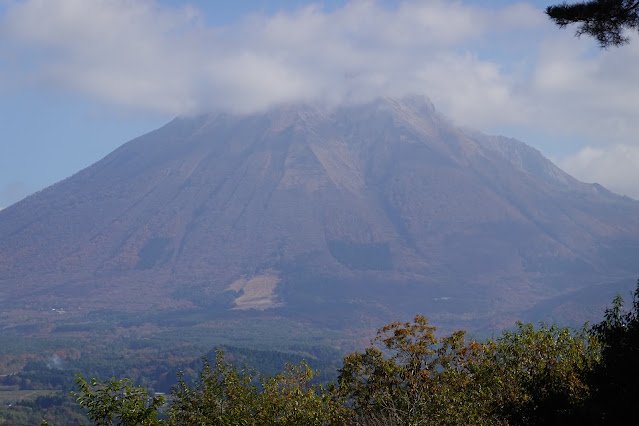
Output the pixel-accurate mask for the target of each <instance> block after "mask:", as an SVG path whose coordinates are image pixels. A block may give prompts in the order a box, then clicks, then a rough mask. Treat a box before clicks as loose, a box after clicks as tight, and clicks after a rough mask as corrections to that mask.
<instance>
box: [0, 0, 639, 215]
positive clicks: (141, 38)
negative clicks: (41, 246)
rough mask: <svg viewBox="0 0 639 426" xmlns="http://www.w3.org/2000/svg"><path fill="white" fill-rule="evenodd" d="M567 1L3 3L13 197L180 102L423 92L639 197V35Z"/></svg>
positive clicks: (227, 105)
mask: <svg viewBox="0 0 639 426" xmlns="http://www.w3.org/2000/svg"><path fill="white" fill-rule="evenodd" d="M553 3H554V2H552V1H529V2H515V1H512V2H511V1H498V2H496V1H494V0H492V1H481V0H474V1H471V0H466V1H463V0H462V1H446V0H406V1H400V0H378V1H373V0H352V1H346V0H330V1H328V0H327V1H324V2H322V1H318V2H309V1H285V0H279V1H266V0H254V1H249V0H243V1H192V2H185V1H177V0H111V1H103V0H20V1H17V0H0V129H1V131H2V133H1V134H0V135H1V136H0V150H1V151H0V152H1V154H0V207H6V206H8V205H10V204H11V203H13V202H16V201H18V200H19V199H21V198H23V197H24V196H26V195H28V194H30V193H32V192H34V191H37V190H40V189H42V188H44V187H46V186H49V185H51V184H53V183H55V182H57V181H59V180H61V179H64V178H66V177H68V176H70V175H72V174H73V173H75V172H77V171H79V170H80V169H82V168H84V167H86V166H88V165H90V164H91V163H93V162H95V161H97V160H99V159H100V158H102V157H103V156H104V155H106V154H108V153H109V152H110V151H112V150H113V149H115V148H117V147H118V146H119V145H121V144H123V143H125V142H127V141H128V140H130V139H133V138H134V137H136V136H139V135H141V134H143V133H146V132H148V131H150V130H153V129H155V128H157V127H159V126H161V125H162V124H164V123H166V122H167V121H169V120H170V119H171V118H172V117H174V116H176V115H183V114H193V113H198V112H203V111H211V110H220V109H222V110H232V111H237V112H251V111H258V110H261V109H264V108H267V107H268V106H269V105H272V104H274V103H281V102H301V101H322V102H327V103H339V102H358V101H366V100H367V99H370V98H373V97H376V96H402V95H405V94H410V93H417V94H424V95H427V96H428V97H429V98H430V99H431V100H432V101H433V102H434V103H435V106H436V108H437V109H438V110H440V111H442V112H443V113H444V114H445V115H447V116H448V117H450V118H451V119H452V120H454V121H455V122H456V123H458V124H460V125H466V126H470V127H474V128H476V129H478V130H481V131H484V132H487V133H497V134H504V135H507V136H512V137H517V138H519V139H521V140H523V141H525V142H527V143H528V144H530V145H532V146H534V147H536V148H538V149H539V150H540V151H542V153H544V154H546V155H547V156H549V157H550V158H551V159H553V160H554V161H556V162H557V163H558V164H559V165H560V166H562V167H563V168H564V169H565V170H567V171H568V172H569V173H572V174H573V175H575V176H576V177H578V178H579V179H582V180H585V181H589V182H595V181H596V182H599V183H601V184H603V185H605V186H608V187H609V188H611V189H613V190H615V191H617V192H620V193H624V194H627V195H630V196H633V197H636V198H639V185H636V182H639V140H638V139H637V137H636V135H637V134H639V131H638V130H639V124H638V121H639V120H637V117H639V85H637V84H636V77H635V76H636V70H637V69H639V40H635V41H634V42H631V44H630V45H628V46H624V47H622V48H619V49H611V50H608V51H602V50H599V49H598V48H597V47H596V45H595V44H594V42H593V41H592V40H590V39H588V38H585V37H582V38H581V39H576V38H574V37H573V32H574V29H570V28H569V29H567V30H560V29H558V28H556V27H555V26H554V25H552V23H550V22H549V21H548V19H547V18H546V17H545V15H544V14H543V10H544V8H545V7H546V6H547V5H549V4H553ZM636 38H637V37H635V39H636Z"/></svg>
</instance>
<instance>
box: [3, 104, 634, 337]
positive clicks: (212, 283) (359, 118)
mask: <svg viewBox="0 0 639 426" xmlns="http://www.w3.org/2000/svg"><path fill="white" fill-rule="evenodd" d="M638 256H639V202H636V201H633V200H630V199H628V198H625V197H621V196H618V195H615V194H613V193H611V192H609V191H607V190H606V189H604V188H603V187H601V186H599V185H596V184H595V185H588V184H584V183H581V182H578V181H577V180H575V179H574V178H572V177H570V176H568V175H567V174H566V173H564V172H563V171H561V170H560V169H559V168H557V167H556V166H555V165H554V164H552V163H551V162H550V161H549V160H548V159H546V158H545V157H543V156H542V155H541V154H540V153H539V152H538V151H536V150H534V149H532V148H530V147H529V146H527V145H525V144H524V143H522V142H519V141H516V140H513V139H508V138H504V137H494V136H487V135H483V134H479V133H474V132H468V131H462V130H460V129H458V128H456V127H455V126H453V125H452V124H451V123H450V122H449V121H448V120H446V119H445V118H444V117H442V116H441V115H440V114H438V113H437V112H436V111H435V109H434V107H433V105H432V104H431V103H430V102H429V101H428V100H426V99H424V98H418V97H408V98H404V99H400V100H398V99H386V98H384V99H378V100H376V101H374V102H371V103H368V104H365V105H350V106H339V107H333V108H328V107H323V106H314V105H283V106H279V107H275V108H272V109H270V110H269V111H266V112H263V113H256V114H251V115H233V114H223V113H218V114H210V115H202V116H198V117H191V118H176V119H175V120H173V121H171V122H170V123H168V124H167V125H165V126H164V127H162V128H160V129H158V130H156V131H153V132H151V133H149V134H146V135H144V136H141V137H139V138H137V139H135V140H132V141H131V142H128V143H126V144H125V145H123V146H122V147H120V148H118V149H117V150H115V151H114V152H113V153H111V154H109V155H108V156H107V157H105V158H104V159H102V160H100V161H99V162H97V163H95V164H93V165H92V166H90V167H88V168H86V169H84V170H82V171H80V172H79V173H77V174H75V175H74V176H72V177H70V178H68V179H66V180H64V181H62V182H59V183H57V184H55V185H53V186H51V187H49V188H47V189H45V190H43V191H41V192H39V193H36V194H34V195H32V196H30V197H28V198H26V199H25V200H23V201H21V202H19V203H17V204H15V205H13V206H11V207H9V208H6V209H5V210H3V211H1V212H0V305H1V306H0V309H1V310H2V311H15V310H16V309H19V310H21V312H26V311H29V312H35V311H38V310H47V309H50V308H51V307H56V308H58V309H65V310H66V312H68V313H69V314H70V315H71V314H73V313H74V312H75V313H76V314H78V315H80V314H81V313H86V312H87V311H90V310H94V309H116V308H117V309H121V310H126V311H136V310H147V309H167V310H170V309H209V310H211V311H215V312H218V313H220V315H222V314H223V313H232V312H238V311H240V312H241V311H244V312H248V311H255V310H257V311H262V312H263V313H264V314H267V313H277V314H278V315H280V314H281V315H291V316H296V315H297V316H302V317H303V316H309V317H311V316H312V315H313V313H318V312H323V313H324V314H325V315H335V316H336V317H344V318H346V317H348V316H350V315H360V314H361V315H373V316H380V315H386V316H388V317H392V318H396V317H397V316H398V315H401V314H407V313H408V314H412V313H416V312H423V313H426V314H427V315H428V316H429V317H431V318H433V317H435V318H439V319H440V322H441V321H450V323H451V324H453V323H454V324H455V325H466V324H463V322H464V321H468V323H473V324H481V323H487V322H490V321H506V322H507V321H509V320H510V319H511V317H512V316H513V315H514V316H515V317H516V316H517V315H526V313H529V314H531V315H533V314H532V313H534V315H538V316H539V318H534V319H542V317H543V318H545V316H547V315H549V314H551V313H552V310H553V309H554V308H556V307H557V306H560V305H561V306H564V307H565V306H567V305H566V303H568V304H570V303H573V302H574V303H576V304H578V305H579V304H581V305H579V306H582V305H583V306H586V308H587V306H589V304H592V303H601V302H602V300H598V299H597V297H596V296H588V295H598V294H600V293H601V291H600V290H601V289H603V288H604V287H605V285H607V284H614V282H616V281H617V280H622V279H623V280H625V279H631V280H632V281H634V278H632V277H634V274H636V270H635V268H636V262H635V260H636V259H637V258H638ZM632 281H630V284H632ZM605 288H608V287H605ZM607 291H608V290H607ZM606 294H607V293H606ZM613 294H614V293H613ZM589 297H592V298H594V300H591V299H589ZM607 300H608V299H605V300H603V302H605V301H607ZM571 306H572V305H571ZM573 308H574V309H575V315H581V312H582V311H584V309H582V308H580V307H574V306H573ZM540 309H541V310H540ZM585 311H586V312H587V309H585ZM471 328H472V326H471Z"/></svg>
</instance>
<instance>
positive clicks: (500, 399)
mask: <svg viewBox="0 0 639 426" xmlns="http://www.w3.org/2000/svg"><path fill="white" fill-rule="evenodd" d="M435 332H436V328H435V327H434V326H432V325H430V324H429V323H428V320H427V319H426V318H425V317H424V316H421V315H417V316H415V318H414V319H413V321H410V322H393V323H390V324H388V325H386V326H384V327H382V328H381V329H379V331H378V333H377V336H376V337H375V339H374V340H373V341H372V342H371V344H370V346H369V347H367V348H365V349H364V350H363V351H361V352H360V351H356V352H354V353H352V354H350V355H348V356H346V357H344V358H343V363H342V367H341V368H340V369H339V376H338V378H337V380H336V381H334V382H331V383H329V384H322V383H317V382H316V381H314V378H316V374H317V372H316V371H314V370H313V369H311V368H310V367H309V366H308V364H307V363H306V362H301V363H299V364H295V365H294V364H287V365H286V367H285V370H284V371H283V372H280V373H278V374H275V375H271V376H266V375H262V374H259V373H256V372H255V371H254V370H252V369H249V368H248V367H239V366H237V365H235V364H233V363H231V362H229V361H228V360H227V359H226V358H225V355H224V352H222V351H218V352H217V354H216V357H215V361H214V362H213V363H209V362H206V363H205V364H204V367H203V368H202V370H201V371H200V374H199V379H198V380H196V381H195V382H187V381H185V380H184V378H183V377H182V376H181V375H178V380H177V385H176V386H174V387H173V389H172V392H171V394H170V396H169V397H168V398H165V397H164V396H163V395H150V394H149V391H148V390H147V389H146V388H144V387H141V386H133V385H132V382H131V381H130V380H126V379H125V380H110V381H105V382H100V381H98V380H96V379H92V380H91V381H89V382H87V381H86V380H85V379H84V378H83V377H81V376H78V377H77V390H76V391H75V392H74V396H75V398H76V400H77V402H78V403H79V404H80V405H81V406H82V407H83V408H84V409H86V410H87V414H88V417H89V418H90V419H91V420H92V421H94V422H95V424H98V425H112V424H117V425H163V424H171V425H263V424H281V425H428V424H434V425H435V424H436V425H447V424H449V425H457V424H482V425H484V424H495V425H524V424H525V425H536V424H539V425H541V424H563V423H568V422H570V423H578V424H628V422H630V423H633V424H636V423H637V422H638V421H639V419H638V418H637V417H638V416H637V414H636V410H635V407H634V403H635V401H636V400H637V396H639V393H638V392H637V383H638V381H637V378H638V377H637V375H638V374H639V367H638V366H637V363H636V360H637V359H639V358H638V357H637V355H639V354H638V353H637V352H638V351H639V281H638V282H637V288H636V290H635V292H634V294H633V300H632V306H631V307H630V309H629V310H628V311H627V312H626V311H624V309H623V300H622V298H621V296H618V297H617V298H615V299H614V301H613V303H612V306H611V307H610V308H608V309H607V310H606V312H605V316H604V319H603V321H602V322H600V323H598V324H595V325H594V326H588V325H584V327H582V328H581V329H571V328H568V327H559V326H557V325H547V324H543V323H542V324H540V325H539V326H537V327H535V326H534V325H533V324H530V323H528V324H523V323H518V324H517V327H516V328H515V329H513V330H506V331H503V332H502V333H501V334H500V335H499V336H498V337H493V338H490V339H488V340H486V341H482V342H479V341H476V340H473V339H468V338H467V336H466V333H465V332H464V331H456V332H454V333H452V334H450V335H448V336H444V337H440V338H438V337H436V336H435ZM167 399H168V402H167ZM43 424H46V423H43Z"/></svg>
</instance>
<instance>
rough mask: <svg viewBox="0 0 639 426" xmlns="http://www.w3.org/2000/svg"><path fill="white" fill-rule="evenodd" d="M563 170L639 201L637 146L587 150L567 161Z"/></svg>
mask: <svg viewBox="0 0 639 426" xmlns="http://www.w3.org/2000/svg"><path fill="white" fill-rule="evenodd" d="M562 167H563V168H564V170H566V171H567V172H568V173H570V174H572V175H573V176H575V177H576V178H577V179H580V180H583V181H586V182H591V183H594V182H598V183H601V184H603V185H604V186H606V187H607V188H608V189H610V190H612V191H614V192H617V193H619V194H623V195H627V196H629V197H632V198H635V199H638V200H639V186H638V185H637V182H639V147H637V146H628V145H614V146H612V147H608V148H606V149H600V148H592V147H586V148H584V149H582V150H581V151H579V152H578V153H577V154H575V155H574V156H571V157H569V158H567V159H566V160H564V161H563V163H562Z"/></svg>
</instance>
